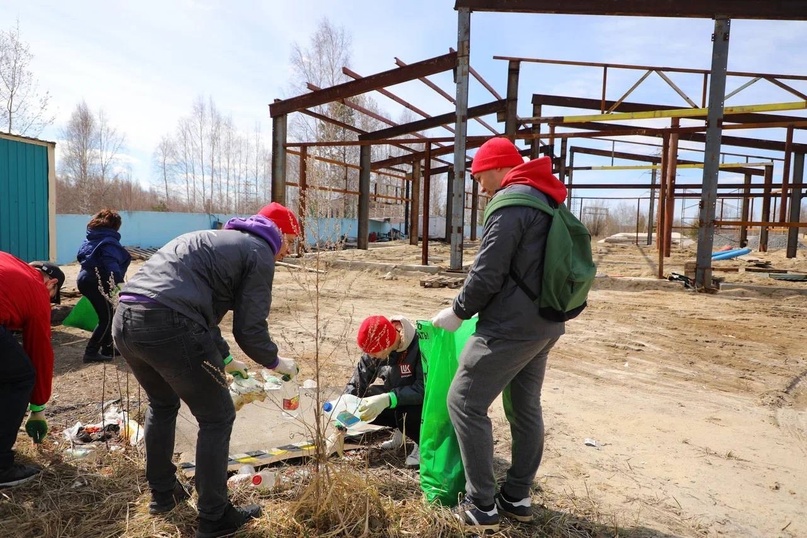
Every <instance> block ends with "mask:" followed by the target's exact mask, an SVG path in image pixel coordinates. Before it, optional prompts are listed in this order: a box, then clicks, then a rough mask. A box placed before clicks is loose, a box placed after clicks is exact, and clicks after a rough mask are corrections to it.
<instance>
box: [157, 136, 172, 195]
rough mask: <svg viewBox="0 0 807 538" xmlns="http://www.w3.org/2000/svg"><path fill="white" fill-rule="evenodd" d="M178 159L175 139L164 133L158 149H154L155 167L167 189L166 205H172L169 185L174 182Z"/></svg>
mask: <svg viewBox="0 0 807 538" xmlns="http://www.w3.org/2000/svg"><path fill="white" fill-rule="evenodd" d="M176 161H177V148H176V145H175V144H174V141H173V140H171V138H170V137H169V136H167V135H163V137H162V138H161V139H160V143H159V144H157V149H155V150H154V167H155V168H156V169H157V171H158V172H159V174H160V179H161V181H162V186H163V188H164V189H165V191H164V192H165V205H166V206H169V205H170V200H171V194H170V189H169V187H168V185H169V183H171V182H173V178H174V171H175V167H176Z"/></svg>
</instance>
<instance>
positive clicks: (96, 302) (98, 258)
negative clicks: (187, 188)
mask: <svg viewBox="0 0 807 538" xmlns="http://www.w3.org/2000/svg"><path fill="white" fill-rule="evenodd" d="M120 226H121V218H120V215H119V214H118V212H117V211H113V210H111V209H102V210H101V211H99V212H98V213H96V214H95V215H93V217H92V219H90V222H89V224H87V238H86V239H84V242H83V243H82V244H81V246H80V247H79V249H78V254H77V255H76V259H77V260H78V262H79V263H80V264H81V270H80V271H79V273H78V291H80V292H81V294H82V295H83V296H84V297H86V298H87V299H89V301H90V303H91V304H92V307H93V309H95V313H96V314H98V326H97V327H95V330H94V331H93V332H92V335H91V336H90V341H89V342H87V347H86V349H85V350H84V362H102V361H110V360H112V358H113V357H114V355H115V348H114V346H113V345H112V313H113V312H112V311H113V308H112V300H111V299H112V297H111V296H112V295H113V293H116V291H117V287H118V286H120V285H121V284H123V277H124V276H126V270H127V269H128V268H129V263H130V262H131V261H132V257H131V255H130V254H129V253H128V252H127V251H126V249H125V248H123V245H121V243H120V233H118V230H120Z"/></svg>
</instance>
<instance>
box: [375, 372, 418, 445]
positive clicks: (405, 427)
mask: <svg viewBox="0 0 807 538" xmlns="http://www.w3.org/2000/svg"><path fill="white" fill-rule="evenodd" d="M386 392H387V391H386V390H384V387H381V386H379V385H370V387H368V389H367V392H366V393H365V395H364V397H365V398H366V397H368V396H375V395H377V394H384V393H386ZM422 415H423V406H422V405H399V406H398V407H396V408H395V409H390V408H389V407H388V408H386V409H384V410H383V411H381V414H380V415H378V416H377V417H376V418H375V420H373V422H371V424H376V425H378V426H389V427H390V428H398V429H399V430H401V431H402V432H404V435H406V436H407V437H408V438H410V439H411V440H412V441H413V442H415V443H418V444H419V443H420V418H421V416H422Z"/></svg>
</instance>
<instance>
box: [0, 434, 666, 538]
mask: <svg viewBox="0 0 807 538" xmlns="http://www.w3.org/2000/svg"><path fill="white" fill-rule="evenodd" d="M18 445H20V446H19V447H18V448H19V450H20V454H19V455H18V458H19V460H20V461H23V462H31V461H33V462H36V463H38V464H40V465H46V469H45V470H44V471H43V473H42V474H41V475H40V476H39V477H38V478H37V479H35V480H34V481H32V482H29V483H27V484H24V485H21V486H18V487H16V488H9V489H5V490H0V497H1V498H2V500H0V536H4V537H5V536H9V537H11V536H13V537H15V538H35V537H36V538H39V537H47V538H56V537H59V538H72V537H76V538H78V537H82V538H108V537H119V536H120V537H132V538H134V537H138V538H141V537H142V538H145V537H161V538H168V537H177V538H179V537H190V536H193V535H194V530H195V526H196V511H195V509H194V506H193V501H195V495H194V497H192V501H191V502H190V503H184V504H182V505H181V506H179V507H178V508H177V509H175V510H174V511H173V512H171V513H169V514H166V515H163V516H150V515H149V514H148V503H149V500H150V494H149V491H148V487H147V485H146V482H145V476H144V471H143V460H142V457H141V456H140V454H139V453H138V452H137V451H135V450H133V449H131V448H128V449H127V450H113V451H107V450H105V449H103V448H102V449H101V450H99V451H98V454H97V455H96V456H91V457H88V458H84V459H80V460H76V461H74V462H66V461H63V460H62V459H61V458H60V457H59V456H58V454H57V453H55V452H51V451H50V450H49V449H48V448H45V449H39V450H36V449H34V448H33V447H32V445H30V444H29V443H28V442H27V441H24V440H22V438H21V442H20V443H18ZM46 446H47V445H46ZM397 452H401V453H400V454H398V453H397ZM404 456H405V453H404V452H403V451H396V452H387V451H382V450H378V449H375V448H368V449H362V450H359V451H356V452H353V453H350V454H349V455H347V456H346V457H345V458H343V459H333V458H332V459H331V460H330V461H328V462H327V463H325V464H319V465H315V464H314V463H313V462H310V461H299V462H295V463H296V464H294V465H285V466H283V467H280V468H278V471H279V473H280V475H281V476H282V480H281V482H280V485H279V486H278V487H277V488H275V489H273V490H271V491H261V490H256V489H253V488H249V487H244V488H239V489H235V490H234V491H232V495H231V496H232V499H233V502H234V503H235V504H245V503H257V504H259V505H261V506H262V507H263V509H264V514H263V516H262V517H261V518H260V519H258V520H256V521H254V522H252V523H250V524H249V525H248V526H247V527H246V528H245V529H244V531H243V532H242V533H241V534H239V536H243V537H275V538H298V537H300V536H306V537H312V538H313V537H321V538H326V537H327V538H335V537H351V538H353V537H385V538H386V537H389V538H404V537H424V538H437V537H450V536H463V535H464V534H463V532H462V530H461V528H460V527H459V525H458V523H456V522H455V521H453V520H452V519H451V517H449V516H448V514H447V511H446V510H444V509H441V508H439V507H435V506H431V505H428V504H427V503H426V502H425V501H424V500H423V496H422V494H421V490H420V483H419V478H418V475H417V473H416V472H415V471H413V470H410V469H406V468H405V467H403V465H402V461H403V457H404ZM533 500H534V503H535V505H536V508H535V514H536V520H535V522H534V523H532V524H515V523H512V522H509V521H508V520H506V519H504V518H503V519H502V528H501V530H500V531H499V532H498V533H496V534H494V535H491V536H494V537H511V538H527V537H534V536H546V537H558V538H561V537H562V538H586V537H599V536H633V537H638V536H661V535H658V534H653V533H652V531H651V534H645V533H642V532H641V531H640V530H637V529H632V531H631V532H627V533H625V532H624V530H621V529H619V528H618V527H617V526H616V525H614V524H613V523H610V524H609V523H605V522H603V521H602V519H603V516H602V514H599V512H598V510H597V506H596V503H595V502H594V501H593V500H592V499H590V498H585V499H580V498H571V497H568V496H565V497H564V496H560V497H557V496H554V495H552V494H550V493H548V492H546V491H541V490H537V491H536V492H535V495H534V496H533ZM645 530H647V529H645Z"/></svg>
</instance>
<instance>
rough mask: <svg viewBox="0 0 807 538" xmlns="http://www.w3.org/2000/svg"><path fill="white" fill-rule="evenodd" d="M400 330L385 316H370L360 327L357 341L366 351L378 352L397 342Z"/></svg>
mask: <svg viewBox="0 0 807 538" xmlns="http://www.w3.org/2000/svg"><path fill="white" fill-rule="evenodd" d="M397 337H398V331H396V330H395V327H394V326H393V325H392V322H391V321H390V320H388V319H387V318H385V317H384V316H370V317H369V318H367V319H365V320H364V321H363V322H362V323H361V326H360V327H359V334H358V335H357V336H356V343H358V344H359V348H361V350H362V351H364V352H365V353H378V352H379V351H383V350H385V349H387V348H389V347H390V346H392V344H394V343H395V339H396V338H397Z"/></svg>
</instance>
